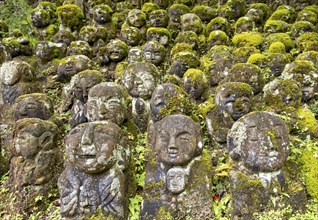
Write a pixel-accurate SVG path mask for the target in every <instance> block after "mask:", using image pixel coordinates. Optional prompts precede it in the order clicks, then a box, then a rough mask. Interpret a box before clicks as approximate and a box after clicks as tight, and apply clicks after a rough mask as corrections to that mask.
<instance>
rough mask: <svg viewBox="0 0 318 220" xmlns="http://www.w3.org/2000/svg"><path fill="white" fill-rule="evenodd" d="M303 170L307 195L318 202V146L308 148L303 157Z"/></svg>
mask: <svg viewBox="0 0 318 220" xmlns="http://www.w3.org/2000/svg"><path fill="white" fill-rule="evenodd" d="M301 162H302V166H301V170H302V174H303V176H304V181H305V186H306V190H307V193H308V194H309V195H310V196H312V197H313V198H315V199H316V200H318V178H317V177H318V145H317V142H316V143H315V147H307V148H305V149H304V150H303V152H302V155H301Z"/></svg>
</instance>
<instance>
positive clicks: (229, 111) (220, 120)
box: [206, 82, 253, 144]
mask: <svg viewBox="0 0 318 220" xmlns="http://www.w3.org/2000/svg"><path fill="white" fill-rule="evenodd" d="M252 104H253V91H252V88H251V86H250V85H248V84H246V83H240V82H235V83H225V84H223V85H221V86H219V87H217V89H216V95H215V107H214V108H213V109H212V110H211V111H210V112H209V113H208V114H207V115H206V126H207V130H208V133H209V136H210V139H211V142H212V143H213V142H214V141H216V142H218V143H220V144H222V143H223V144H224V143H226V136H227V133H228V130H229V129H230V128H231V127H232V125H233V123H234V122H235V121H236V120H237V119H239V118H240V117H242V116H243V115H245V114H247V113H248V112H249V111H250V110H251V107H252Z"/></svg>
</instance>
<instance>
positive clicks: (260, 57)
mask: <svg viewBox="0 0 318 220" xmlns="http://www.w3.org/2000/svg"><path fill="white" fill-rule="evenodd" d="M247 62H248V63H251V64H255V65H258V64H259V63H267V62H269V60H268V57H267V56H266V55H264V54H261V53H254V54H252V55H251V56H250V57H249V58H248V60H247Z"/></svg>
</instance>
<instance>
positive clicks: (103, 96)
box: [86, 82, 128, 125]
mask: <svg viewBox="0 0 318 220" xmlns="http://www.w3.org/2000/svg"><path fill="white" fill-rule="evenodd" d="M127 96H128V94H127V93H126V91H125V90H124V88H122V87H121V86H120V85H118V84H116V83H112V82H107V83H101V84H98V85H96V86H94V87H93V88H92V89H91V91H90V92H89V95H88V101H87V116H86V117H87V118H88V121H103V120H108V121H111V122H113V123H115V124H117V125H121V124H122V123H123V121H124V120H125V119H126V108H127V104H126V102H127V99H128V97H127Z"/></svg>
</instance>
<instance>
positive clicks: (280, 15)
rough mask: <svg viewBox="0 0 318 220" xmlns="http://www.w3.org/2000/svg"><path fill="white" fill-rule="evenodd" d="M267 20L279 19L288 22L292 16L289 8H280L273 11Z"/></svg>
mask: <svg viewBox="0 0 318 220" xmlns="http://www.w3.org/2000/svg"><path fill="white" fill-rule="evenodd" d="M269 20H280V21H285V22H287V23H290V22H292V20H293V16H292V14H291V12H290V11H289V10H287V9H280V10H276V11H274V13H273V14H272V15H271V16H270V17H269Z"/></svg>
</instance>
